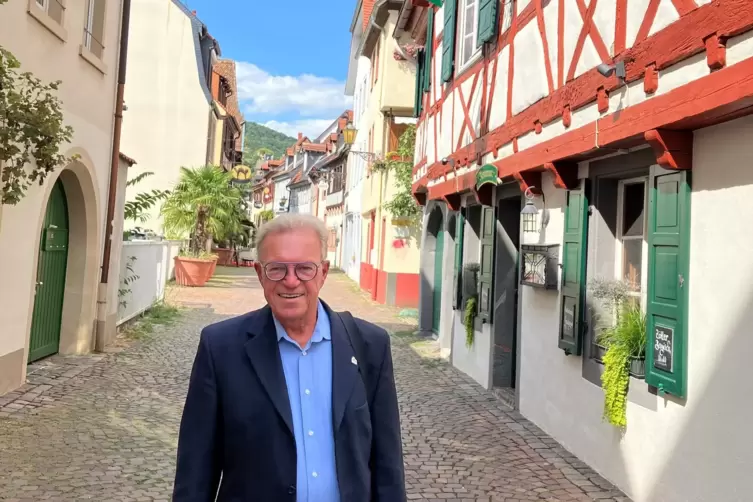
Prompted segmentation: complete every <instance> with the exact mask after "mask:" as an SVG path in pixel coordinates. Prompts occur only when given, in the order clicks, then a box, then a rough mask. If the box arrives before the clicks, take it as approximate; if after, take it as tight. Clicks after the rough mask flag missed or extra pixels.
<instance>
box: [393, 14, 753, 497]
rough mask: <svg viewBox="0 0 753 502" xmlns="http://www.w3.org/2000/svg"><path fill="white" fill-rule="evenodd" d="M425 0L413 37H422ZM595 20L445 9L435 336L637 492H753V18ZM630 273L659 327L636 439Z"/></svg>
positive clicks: (634, 298) (440, 33)
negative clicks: (624, 329) (621, 313)
mask: <svg viewBox="0 0 753 502" xmlns="http://www.w3.org/2000/svg"><path fill="white" fill-rule="evenodd" d="M417 3H418V2H415V1H412V0H409V1H408V2H406V4H410V5H411V7H412V9H413V13H412V14H406V16H414V18H413V19H414V24H411V21H410V20H408V21H407V22H406V24H405V26H406V29H405V30H404V31H403V32H402V33H400V30H398V32H396V36H401V35H403V34H404V33H405V32H407V31H408V30H411V29H412V30H413V33H416V32H417V31H421V30H420V29H419V30H415V29H414V28H415V24H416V23H417V22H418V21H415V19H418V18H419V16H418V15H419V13H420V11H421V10H422V7H420V6H418V5H415V4H417ZM649 4H650V5H649ZM579 7H583V5H582V4H581V2H554V1H553V2H543V3H542V2H536V1H525V0H520V1H512V0H508V1H505V2H500V3H496V2H483V1H480V0H445V1H444V5H443V7H442V8H439V9H433V8H431V9H432V10H431V12H430V13H429V15H428V30H427V31H428V33H427V35H426V37H425V39H424V40H423V41H420V42H421V45H423V46H424V51H422V52H420V53H419V58H418V65H419V72H418V73H419V78H418V79H417V83H416V87H417V90H419V91H420V99H419V100H417V103H416V107H417V114H418V115H419V125H418V133H417V135H418V136H417V147H416V166H415V168H414V184H413V192H414V196H415V197H416V199H417V201H419V203H421V204H422V205H424V206H425V219H424V221H425V226H424V230H423V237H422V260H421V261H422V263H421V267H422V284H421V289H422V293H421V308H420V327H421V329H422V330H434V331H436V332H437V333H438V336H439V339H440V343H441V344H443V347H446V348H447V349H448V350H449V351H450V352H451V355H450V360H451V361H452V364H453V365H454V366H455V367H457V368H459V369H460V370H461V371H463V372H465V373H466V374H468V375H470V376H471V377H472V378H473V379H474V380H476V381H477V382H478V383H479V384H480V385H482V386H483V387H485V388H488V389H494V390H495V391H496V392H497V393H498V395H500V396H501V397H502V398H503V399H505V400H507V401H508V402H509V403H510V404H511V405H513V406H515V407H517V408H518V409H519V410H520V413H521V414H522V415H523V416H525V417H526V418H528V419H530V420H531V421H532V422H534V423H535V424H536V425H537V426H539V427H540V428H541V429H543V430H544V431H545V432H546V433H547V434H549V435H551V436H552V437H554V438H555V439H556V440H557V441H559V442H560V443H561V444H562V445H563V446H564V447H565V448H567V449H568V450H569V451H571V452H572V453H573V454H575V455H576V456H577V457H578V458H580V459H581V460H583V461H584V462H586V463H587V464H589V465H590V466H592V467H593V468H594V469H595V470H596V471H597V472H599V473H600V474H601V475H603V476H604V477H606V478H607V479H608V480H609V481H611V482H613V483H614V484H615V485H616V486H617V487H618V488H620V489H621V490H622V491H624V492H625V494H626V495H627V496H629V497H630V498H631V499H632V500H634V501H636V502H649V501H662V502H701V501H709V500H720V501H721V500H725V501H727V500H730V501H731V500H746V496H747V495H746V494H747V491H748V490H747V488H745V486H746V483H745V481H744V480H746V479H747V472H748V470H749V469H748V467H749V466H750V465H751V464H753V452H751V450H750V448H748V445H749V444H750V443H751V442H752V441H753V433H751V432H750V430H749V428H748V427H746V426H745V424H744V420H745V418H743V417H747V416H748V415H749V414H750V413H751V411H753V410H752V409H751V408H752V407H751V405H750V404H748V402H747V400H745V399H740V398H739V396H744V395H747V394H748V393H749V392H750V391H751V390H753V384H751V379H750V378H749V373H750V372H749V363H748V362H747V359H746V355H747V354H750V353H751V351H753V342H751V340H750V337H749V336H747V328H746V326H749V325H750V323H751V322H753V314H751V309H750V305H751V295H752V294H753V293H752V292H751V287H750V283H751V279H753V265H751V263H750V260H748V259H747V254H748V253H747V250H748V249H750V245H751V237H750V232H747V231H745V230H742V227H741V226H740V223H739V222H738V220H737V218H739V216H740V215H747V214H753V198H752V197H751V195H753V191H751V188H750V187H751V186H753V178H752V176H751V174H750V169H748V166H749V164H750V160H751V159H753V147H752V146H751V144H752V142H751V139H752V138H753V117H751V116H750V114H751V113H752V112H753V109H751V107H750V102H751V98H752V97H753V84H751V79H750V75H751V74H753V4H750V3H749V2H738V1H732V0H694V1H688V2H670V1H662V2H629V3H628V2H624V3H621V2H616V3H615V2H598V5H596V6H595V9H594V8H592V9H586V8H582V9H581V8H579ZM469 16H470V17H472V19H469ZM423 19H426V18H425V17H424V18H423ZM599 65H601V66H599ZM526 195H527V196H526ZM529 200H530V203H531V204H532V205H533V207H534V208H535V210H534V211H530V212H529V211H528V210H526V211H522V210H523V208H524V207H525V206H526V203H527V202H528V201H529ZM521 212H523V213H527V214H521ZM527 215H531V216H527ZM736 217H737V218H736ZM733 269H734V272H733V271H732V270H733ZM615 281H616V282H619V283H622V284H624V285H626V288H627V291H626V293H625V297H626V300H625V301H626V302H628V303H626V304H630V305H633V306H635V308H636V309H637V310H638V312H639V313H640V315H641V316H642V319H643V320H644V322H645V327H644V328H641V329H639V330H638V332H639V333H642V334H643V335H644V336H645V342H640V343H639V344H638V345H637V347H639V348H640V349H641V354H637V355H635V356H634V358H633V359H631V360H629V361H628V363H629V364H628V365H626V366H625V368H629V369H630V374H629V378H628V390H627V394H626V411H625V419H626V426H625V427H624V428H623V427H617V426H614V425H611V424H610V423H607V422H606V421H605V420H604V419H603V418H602V416H603V413H604V407H605V391H604V390H603V388H605V385H608V384H604V383H603V382H602V378H603V375H604V372H605V368H606V364H605V356H604V353H603V348H604V347H603V343H606V342H602V339H600V338H597V337H598V336H599V335H600V334H602V333H604V332H606V331H608V329H609V328H610V327H611V326H613V325H614V323H615V322H616V321H615V318H614V315H613V312H614V311H612V310H610V309H606V308H604V305H603V303H602V296H601V294H602V293H603V291H602V290H601V288H600V287H599V283H602V284H603V283H605V282H606V283H609V284H615V283H616V282H615ZM471 300H472V301H471ZM474 302H475V305H474ZM469 305H470V307H469ZM467 312H470V313H471V314H472V315H471V316H470V318H471V319H472V322H471V324H469V328H470V331H471V333H472V335H471V336H469V335H468V334H467V332H466V325H465V318H466V313H467ZM744 333H745V334H744Z"/></svg>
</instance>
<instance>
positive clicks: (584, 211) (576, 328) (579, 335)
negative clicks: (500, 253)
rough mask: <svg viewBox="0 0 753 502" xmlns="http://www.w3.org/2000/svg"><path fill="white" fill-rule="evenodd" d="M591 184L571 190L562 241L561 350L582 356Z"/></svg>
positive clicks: (569, 191) (582, 183) (566, 208)
mask: <svg viewBox="0 0 753 502" xmlns="http://www.w3.org/2000/svg"><path fill="white" fill-rule="evenodd" d="M587 188H588V187H587V181H586V180H584V181H581V187H580V188H579V189H577V190H568V192H567V204H566V207H565V235H564V238H563V241H562V247H563V249H562V294H561V296H562V301H561V304H560V328H559V330H560V332H559V348H561V349H562V350H564V351H565V353H566V354H573V355H580V354H581V347H582V345H583V332H584V331H585V329H584V321H583V319H584V316H583V314H584V311H585V308H584V303H585V289H586V256H587V253H586V250H587V249H588V194H587Z"/></svg>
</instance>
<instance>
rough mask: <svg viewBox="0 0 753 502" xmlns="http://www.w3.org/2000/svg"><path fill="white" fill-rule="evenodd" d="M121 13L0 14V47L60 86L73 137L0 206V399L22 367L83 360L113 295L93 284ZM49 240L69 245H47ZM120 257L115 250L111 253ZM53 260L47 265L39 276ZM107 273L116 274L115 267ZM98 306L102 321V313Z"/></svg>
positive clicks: (56, 9)
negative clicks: (35, 179) (64, 159)
mask: <svg viewBox="0 0 753 502" xmlns="http://www.w3.org/2000/svg"><path fill="white" fill-rule="evenodd" d="M53 3H54V5H53ZM121 10H122V3H121V2H119V1H112V2H111V1H108V2H106V3H105V2H104V1H102V0H100V1H88V2H83V1H79V2H73V1H70V0H67V1H66V0H60V1H59V2H50V3H49V5H48V7H45V6H44V5H40V4H39V3H38V2H37V1H36V0H21V1H14V2H8V3H7V4H4V5H2V6H0V45H2V46H3V48H5V49H7V50H9V51H10V52H12V53H13V54H14V55H15V56H16V57H17V58H18V59H19V61H20V62H21V64H22V70H23V71H30V72H32V73H33V74H34V75H35V76H37V77H38V78H40V79H41V80H43V81H45V82H51V81H55V80H61V81H62V84H61V85H60V89H59V91H58V92H57V95H58V97H59V98H60V100H61V101H62V104H63V105H62V110H63V115H64V123H65V124H66V125H70V126H71V127H72V128H73V130H74V134H73V138H72V141H71V142H70V144H67V145H62V148H61V153H63V154H64V155H67V156H72V155H74V154H75V155H77V159H76V160H74V161H72V162H71V163H70V164H69V165H66V166H64V167H62V168H60V169H59V170H57V171H55V172H53V173H51V174H49V175H48V177H47V178H46V179H45V181H44V183H43V184H42V185H41V186H39V185H38V184H33V185H32V186H31V187H29V189H28V191H27V192H26V195H25V197H24V198H23V199H22V200H21V201H20V202H19V203H18V204H17V205H15V206H9V205H6V206H4V207H3V208H2V215H1V216H2V220H1V221H0V274H1V276H2V277H3V280H2V281H0V301H1V302H2V305H3V307H2V309H0V325H2V333H0V394H4V393H6V392H7V391H10V390H12V389H14V388H17V387H19V386H20V385H22V384H23V383H24V381H25V377H26V368H27V362H28V361H29V360H34V359H37V358H39V357H44V356H45V355H49V354H52V353H56V352H60V353H65V354H77V353H85V352H88V351H91V350H93V349H94V348H95V345H96V332H95V325H96V324H97V303H98V302H97V300H98V291H99V290H100V289H102V291H99V293H100V295H101V298H103V299H106V298H107V297H108V293H111V291H112V290H109V291H108V290H106V288H105V287H102V288H100V287H99V284H100V277H101V276H100V267H101V265H102V252H103V245H104V231H105V215H106V213H107V210H106V207H107V200H108V187H109V183H110V170H111V164H112V146H111V145H112V143H113V124H114V110H115V100H116V81H117V78H116V76H117V71H118V49H119V47H118V46H119V34H120V23H121ZM121 189H122V186H121ZM66 229H67V232H65V230H66ZM43 235H44V236H45V238H44V240H43ZM50 236H52V237H50ZM54 237H58V238H61V239H63V242H66V243H67V246H52V245H51V244H50V245H47V244H45V243H48V242H52V241H51V240H50V239H52V238H54ZM119 251H120V250H119V249H115V248H113V254H114V255H118V254H119ZM51 261H54V262H55V263H54V264H53V265H54V266H50V267H48V268H45V264H49V263H51ZM110 266H111V268H110V270H118V266H117V265H116V264H114V263H113V261H111V262H110ZM48 272H50V273H51V275H49V279H50V280H49V281H48V280H47V278H48ZM116 277H117V275H116ZM105 286H106V285H105ZM112 286H115V287H117V280H114V281H111V287H112ZM105 303H106V300H105ZM100 307H101V309H102V313H103V315H104V316H106V315H107V312H108V311H109V309H108V306H107V305H100Z"/></svg>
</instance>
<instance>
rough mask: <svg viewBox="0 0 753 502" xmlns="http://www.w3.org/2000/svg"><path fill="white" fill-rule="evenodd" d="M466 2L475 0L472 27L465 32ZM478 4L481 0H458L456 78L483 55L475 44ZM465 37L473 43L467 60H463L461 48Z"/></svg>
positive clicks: (462, 48) (463, 47)
mask: <svg viewBox="0 0 753 502" xmlns="http://www.w3.org/2000/svg"><path fill="white" fill-rule="evenodd" d="M468 2H475V6H474V9H473V11H474V19H473V23H472V26H473V28H472V31H470V32H469V33H466V31H465V26H466V24H467V23H466V18H465V17H466V13H467V11H468ZM480 6H481V0H458V5H457V9H458V10H457V14H456V18H457V28H456V30H455V31H456V35H455V65H456V70H455V78H458V76H460V75H462V74H463V73H464V72H465V71H466V70H468V68H470V67H471V66H473V64H474V63H476V62H477V61H478V60H479V59H480V58H481V56H482V55H483V51H482V48H481V47H477V46H476V34H477V33H478V17H479V8H480ZM469 36H470V37H469ZM467 38H469V40H470V43H472V44H473V52H472V53H471V55H470V57H468V60H467V61H463V50H464V49H465V43H466V39H467Z"/></svg>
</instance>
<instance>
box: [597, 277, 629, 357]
mask: <svg viewBox="0 0 753 502" xmlns="http://www.w3.org/2000/svg"><path fill="white" fill-rule="evenodd" d="M628 290H629V288H628V286H627V284H626V283H625V282H624V281H618V280H614V279H602V278H596V279H592V280H591V281H590V282H589V284H588V297H589V299H590V300H591V301H590V304H589V307H590V308H589V311H590V315H591V318H592V323H591V324H592V325H593V326H594V334H595V336H594V337H593V339H592V342H591V357H593V358H594V359H596V360H597V361H599V362H602V361H603V360H604V355H606V353H607V347H606V346H605V345H603V343H602V342H601V341H600V337H599V333H600V332H601V331H602V330H604V329H607V328H611V327H612V326H614V323H615V316H616V315H617V313H618V312H619V309H620V308H621V305H623V303H624V302H625V300H626V299H627V298H628Z"/></svg>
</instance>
